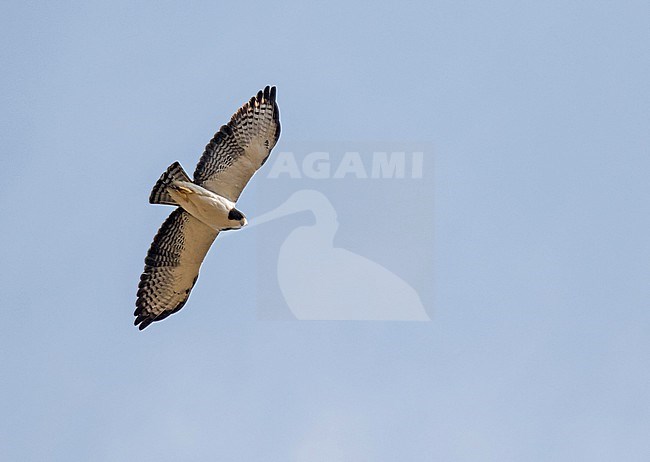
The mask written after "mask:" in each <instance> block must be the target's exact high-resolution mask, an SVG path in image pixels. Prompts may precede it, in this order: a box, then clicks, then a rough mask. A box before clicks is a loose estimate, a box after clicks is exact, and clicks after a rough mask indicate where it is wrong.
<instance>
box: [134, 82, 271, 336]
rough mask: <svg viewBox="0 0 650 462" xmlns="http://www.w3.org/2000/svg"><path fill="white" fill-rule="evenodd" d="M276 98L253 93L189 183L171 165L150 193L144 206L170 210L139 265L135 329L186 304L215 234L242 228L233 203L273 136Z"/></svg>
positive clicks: (268, 91) (243, 219)
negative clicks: (163, 207)
mask: <svg viewBox="0 0 650 462" xmlns="http://www.w3.org/2000/svg"><path fill="white" fill-rule="evenodd" d="M275 96H276V91H275V87H269V86H267V87H266V88H264V90H260V91H259V92H258V93H257V95H256V96H253V97H252V98H251V99H250V101H248V102H247V103H246V104H244V105H243V106H242V107H241V108H240V109H239V110H238V111H237V112H236V113H235V114H234V115H233V116H232V118H231V119H230V122H228V124H226V125H224V126H222V127H221V128H220V129H219V131H218V132H217V134H216V135H214V137H213V138H212V140H211V141H210V143H208V145H207V146H206V147H205V151H204V152H203V155H202V156H201V159H200V160H199V163H198V164H197V166H196V170H195V171H194V179H193V180H191V179H190V177H189V176H188V175H187V173H185V171H184V170H183V167H181V165H180V164H179V163H178V162H174V163H173V164H172V165H170V166H169V168H168V169H167V171H166V172H165V173H163V174H162V176H161V177H160V179H159V180H158V182H157V183H156V185H155V186H154V187H153V190H152V191H151V196H150V197H149V202H150V203H152V204H166V205H172V206H175V207H176V209H175V210H174V211H173V212H172V213H171V214H170V215H169V217H168V218H167V219H166V220H165V222H164V223H163V224H162V226H161V227H160V229H159V230H158V233H157V234H156V236H155V237H154V239H153V243H152V244H151V247H150V248H149V252H148V253H147V257H146V258H145V260H144V263H145V266H144V272H143V273H142V276H140V284H139V285H138V295H137V297H138V298H137V301H136V302H135V305H136V307H137V308H136V310H135V312H134V313H133V314H134V316H136V318H135V323H134V324H135V325H136V326H138V328H139V329H140V330H142V329H144V328H145V327H147V326H148V325H149V324H151V323H152V322H154V321H160V320H162V319H165V318H166V317H167V316H169V315H170V314H173V313H176V312H177V311H178V310H180V309H181V308H182V307H183V305H185V303H186V302H187V299H188V297H189V295H190V291H191V290H192V287H194V284H195V283H196V280H197V278H198V277H199V268H200V267H201V263H202V262H203V259H204V258H205V255H206V253H207V252H208V249H210V246H211V245H212V242H213V241H214V240H215V239H216V237H217V235H218V234H219V232H220V231H225V230H229V229H240V228H242V227H243V226H245V225H246V223H247V221H246V217H245V216H244V214H242V213H241V212H240V211H239V210H237V209H236V208H235V203H236V202H237V199H238V198H239V195H240V194H241V192H242V190H243V189H244V187H245V186H246V184H247V183H248V181H249V180H250V179H251V177H252V176H253V174H254V173H255V172H256V171H257V169H259V168H260V167H261V166H262V165H264V162H266V159H267V158H268V157H269V154H270V153H271V149H273V147H274V146H275V144H276V143H277V141H278V138H279V137H280V112H279V109H278V105H277V103H276V101H275Z"/></svg>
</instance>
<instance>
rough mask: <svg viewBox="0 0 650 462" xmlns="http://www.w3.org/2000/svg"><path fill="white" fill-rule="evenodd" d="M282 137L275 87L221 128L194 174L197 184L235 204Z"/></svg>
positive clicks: (244, 106)
mask: <svg viewBox="0 0 650 462" xmlns="http://www.w3.org/2000/svg"><path fill="white" fill-rule="evenodd" d="M279 137H280V110H279V109H278V105H277V103H276V102H275V87H268V86H267V87H266V88H265V89H264V91H262V90H260V91H259V92H258V93H257V95H256V96H253V97H252V98H251V99H250V101H249V102H247V103H246V104H244V105H243V106H242V107H241V108H240V109H239V110H238V111H237V112H236V113H235V114H234V115H233V116H232V118H231V119H230V122H228V124H227V125H224V126H222V127H221V129H219V131H218V132H217V134H216V135H214V138H212V141H210V143H208V145H207V146H206V147H205V151H204V152H203V155H202V156H201V159H200V160H199V163H198V165H197V166H196V170H195V171H194V182H195V183H196V184H198V185H199V186H202V187H204V188H206V189H209V190H210V191H212V192H214V193H216V194H219V195H220V196H223V197H225V198H227V199H229V200H231V201H233V202H237V199H238V198H239V195H240V194H241V192H242V190H243V189H244V187H245V186H246V184H247V183H248V180H250V179H251V177H252V176H253V174H254V173H255V172H256V171H257V169H259V168H260V167H261V166H262V165H263V164H264V162H265V161H266V159H267V158H268V156H269V154H270V153H271V149H273V147H274V146H275V144H276V143H277V141H278V138H279Z"/></svg>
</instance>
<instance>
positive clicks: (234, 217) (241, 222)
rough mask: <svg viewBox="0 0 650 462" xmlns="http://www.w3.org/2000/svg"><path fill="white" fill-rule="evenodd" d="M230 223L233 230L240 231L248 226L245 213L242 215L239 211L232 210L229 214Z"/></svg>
mask: <svg viewBox="0 0 650 462" xmlns="http://www.w3.org/2000/svg"><path fill="white" fill-rule="evenodd" d="M228 221H230V222H231V224H232V226H231V228H232V229H239V228H243V227H244V226H246V225H247V224H248V220H246V217H245V216H244V214H243V213H241V212H240V211H239V210H237V209H234V208H233V209H230V212H228Z"/></svg>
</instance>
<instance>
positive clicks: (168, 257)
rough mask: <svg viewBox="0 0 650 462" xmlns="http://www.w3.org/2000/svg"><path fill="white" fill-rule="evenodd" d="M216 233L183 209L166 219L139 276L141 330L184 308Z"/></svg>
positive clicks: (137, 314) (137, 309)
mask: <svg viewBox="0 0 650 462" xmlns="http://www.w3.org/2000/svg"><path fill="white" fill-rule="evenodd" d="M217 234H219V232H218V231H215V230H213V229H212V228H210V227H208V226H206V225H204V224H203V223H201V222H200V221H199V220H197V219H196V218H194V217H193V216H192V215H190V214H189V213H187V212H185V211H184V210H183V209H181V208H180V207H179V208H177V209H176V210H174V211H173V212H172V213H171V215H169V217H167V219H166V220H165V222H164V223H163V224H162V226H161V227H160V229H159V230H158V233H157V234H156V237H154V239H153V243H152V244H151V247H150V248H149V252H148V253H147V257H146V258H145V260H144V263H145V266H144V272H143V273H142V276H140V284H139V285H138V299H137V301H136V302H135V305H136V306H137V308H136V310H135V312H134V313H133V314H134V315H135V316H136V319H135V323H134V324H135V325H136V326H138V325H139V326H138V327H139V328H140V330H142V329H144V328H145V327H147V326H148V325H149V324H151V323H152V322H154V321H160V320H161V319H165V318H166V317H167V316H169V315H170V314H172V313H175V312H177V311H178V310H180V309H181V308H183V305H185V302H186V301H187V299H188V297H189V296H190V291H191V290H192V287H194V283H195V282H196V279H197V278H198V277H199V268H200V267H201V263H203V259H204V258H205V254H206V253H207V252H208V249H209V248H210V246H211V245H212V242H214V240H215V238H216V237H217Z"/></svg>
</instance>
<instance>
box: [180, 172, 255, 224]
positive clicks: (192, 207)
mask: <svg viewBox="0 0 650 462" xmlns="http://www.w3.org/2000/svg"><path fill="white" fill-rule="evenodd" d="M168 190H169V195H170V196H171V197H172V198H173V199H174V200H175V201H176V202H177V203H178V204H179V205H180V206H181V207H182V208H183V209H184V210H185V211H186V212H188V213H189V214H190V215H192V216H193V217H194V218H196V219H198V220H200V221H201V222H203V223H205V224H206V225H208V226H209V227H210V228H212V229H214V230H216V231H221V230H224V229H233V228H240V227H241V226H245V225H246V218H244V219H243V220H241V222H233V220H229V219H228V214H229V213H230V211H231V210H232V209H233V208H235V203H234V202H232V201H230V200H228V199H226V198H225V197H222V196H219V195H218V194H215V193H213V192H212V191H208V190H207V189H205V188H202V187H201V186H198V185H196V184H194V183H190V182H186V181H174V182H173V184H172V186H171V187H169V188H168Z"/></svg>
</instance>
